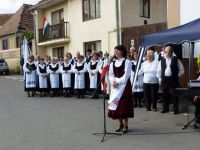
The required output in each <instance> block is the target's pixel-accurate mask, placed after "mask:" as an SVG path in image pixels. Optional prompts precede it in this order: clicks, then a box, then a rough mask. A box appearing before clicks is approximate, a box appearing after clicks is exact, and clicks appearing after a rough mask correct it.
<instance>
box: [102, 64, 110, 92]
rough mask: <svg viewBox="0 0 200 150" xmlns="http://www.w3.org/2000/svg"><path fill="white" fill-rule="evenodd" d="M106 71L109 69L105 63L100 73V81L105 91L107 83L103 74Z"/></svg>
mask: <svg viewBox="0 0 200 150" xmlns="http://www.w3.org/2000/svg"><path fill="white" fill-rule="evenodd" d="M108 71H109V65H108V64H107V65H106V66H104V67H103V69H102V73H101V81H102V84H103V90H104V92H105V93H106V91H107V83H106V80H105V76H106V74H107V73H108Z"/></svg>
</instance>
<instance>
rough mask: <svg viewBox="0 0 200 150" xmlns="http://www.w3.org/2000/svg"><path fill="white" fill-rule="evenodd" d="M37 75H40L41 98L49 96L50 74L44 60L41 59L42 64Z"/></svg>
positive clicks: (38, 67) (39, 65)
mask: <svg viewBox="0 0 200 150" xmlns="http://www.w3.org/2000/svg"><path fill="white" fill-rule="evenodd" d="M37 74H38V75H39V91H40V97H42V96H47V91H48V81H47V79H48V73H47V65H46V64H45V62H44V58H40V63H39V64H38V66H37Z"/></svg>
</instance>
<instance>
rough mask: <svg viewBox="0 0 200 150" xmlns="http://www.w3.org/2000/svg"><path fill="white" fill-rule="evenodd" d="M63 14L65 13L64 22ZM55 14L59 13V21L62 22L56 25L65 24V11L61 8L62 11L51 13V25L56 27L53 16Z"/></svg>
mask: <svg viewBox="0 0 200 150" xmlns="http://www.w3.org/2000/svg"><path fill="white" fill-rule="evenodd" d="M62 12H63V21H62V20H61V13H62ZM55 13H59V21H60V22H59V23H56V24H60V23H63V22H65V17H64V9H63V8H61V9H58V10H56V11H53V12H51V25H56V24H53V14H55Z"/></svg>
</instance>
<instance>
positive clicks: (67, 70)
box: [60, 57, 73, 97]
mask: <svg viewBox="0 0 200 150" xmlns="http://www.w3.org/2000/svg"><path fill="white" fill-rule="evenodd" d="M72 72H73V65H72V64H71V63H70V62H69V58H68V57H65V58H64V62H63V64H62V65H61V67H60V73H61V74H62V85H63V89H64V90H65V93H64V96H65V97H70V96H71V74H72Z"/></svg>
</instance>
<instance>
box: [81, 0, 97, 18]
mask: <svg viewBox="0 0 200 150" xmlns="http://www.w3.org/2000/svg"><path fill="white" fill-rule="evenodd" d="M87 1H88V5H89V6H88V7H89V8H88V9H89V10H88V11H89V17H88V18H89V19H85V17H84V12H85V11H84V10H85V5H84V0H82V20H83V22H86V21H90V20H94V19H99V18H101V0H99V1H100V4H99V10H100V12H99V16H97V10H98V9H97V0H95V17H94V18H92V15H91V0H87Z"/></svg>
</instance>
